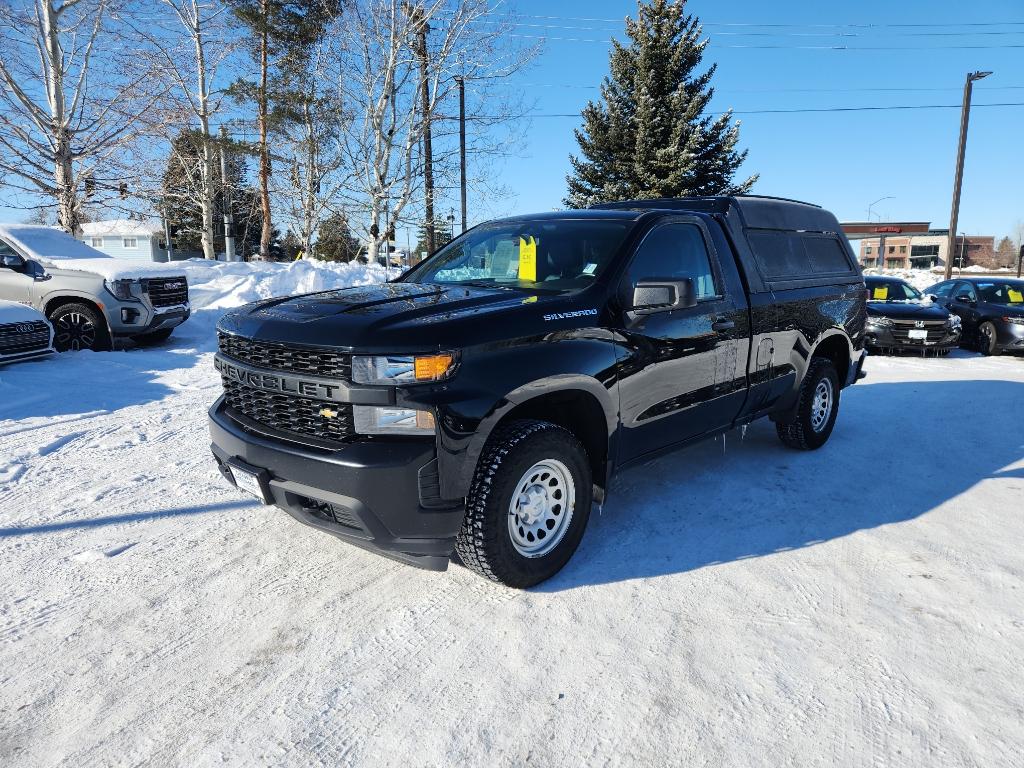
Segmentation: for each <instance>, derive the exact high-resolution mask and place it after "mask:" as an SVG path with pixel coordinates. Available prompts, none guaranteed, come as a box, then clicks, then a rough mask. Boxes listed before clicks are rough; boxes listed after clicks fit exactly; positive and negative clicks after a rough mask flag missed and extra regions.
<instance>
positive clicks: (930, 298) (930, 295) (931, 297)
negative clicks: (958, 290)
mask: <svg viewBox="0 0 1024 768" xmlns="http://www.w3.org/2000/svg"><path fill="white" fill-rule="evenodd" d="M924 297H925V298H926V299H928V301H938V300H939V297H938V296H936V295H935V294H934V293H926V294H925V295H924Z"/></svg>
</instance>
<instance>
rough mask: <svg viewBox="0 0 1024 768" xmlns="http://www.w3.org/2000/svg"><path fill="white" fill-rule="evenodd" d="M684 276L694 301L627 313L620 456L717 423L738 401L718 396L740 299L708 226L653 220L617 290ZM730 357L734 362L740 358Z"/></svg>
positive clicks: (678, 439)
mask: <svg viewBox="0 0 1024 768" xmlns="http://www.w3.org/2000/svg"><path fill="white" fill-rule="evenodd" d="M687 278H688V279H690V280H692V281H693V285H694V289H695V293H696V299H697V304H696V306H692V307H686V308H681V309H671V310H668V311H663V312H658V313H656V314H648V315H642V316H639V317H630V314H629V313H628V312H624V313H623V321H622V326H621V333H622V336H623V338H624V343H623V345H622V347H621V348H620V353H619V354H620V359H619V361H618V371H619V407H620V412H621V420H622V433H621V437H622V440H621V443H620V446H621V447H620V460H621V461H623V462H627V461H630V460H631V459H635V458H637V457H638V456H641V455H643V454H645V453H648V452H650V451H656V450H659V449H662V448H666V447H668V446H670V445H673V444H675V443H680V442H683V441H686V440H689V439H691V438H694V437H697V436H699V435H702V434H704V433H705V432H709V431H711V430H714V429H717V428H720V427H721V426H723V424H725V423H728V421H729V420H731V419H732V418H734V417H735V415H736V414H735V410H736V408H737V406H735V404H734V402H733V401H732V400H730V399H729V398H724V399H722V400H719V394H720V393H719V391H718V388H717V387H718V384H719V381H718V379H719V378H720V376H719V369H720V368H722V366H723V359H722V358H728V355H723V352H724V351H729V350H727V349H726V348H727V347H729V345H730V337H731V335H732V334H733V329H734V327H735V322H734V320H733V313H734V311H735V309H736V307H735V306H734V303H733V302H732V301H731V300H730V299H729V297H728V296H727V291H726V287H725V285H724V279H723V276H722V271H721V269H720V267H719V265H718V263H717V260H716V255H715V252H714V248H713V246H712V244H711V240H710V238H709V237H708V236H707V233H706V231H705V230H704V228H703V227H702V226H700V224H699V223H698V222H696V221H690V220H685V219H673V220H670V221H668V222H666V223H662V224H659V225H657V226H655V227H654V229H652V230H651V231H650V232H648V233H647V235H646V236H645V237H644V239H643V241H642V242H641V243H640V245H639V246H638V248H637V250H636V253H635V254H634V256H633V259H632V261H631V262H630V264H629V266H628V268H627V270H626V273H625V274H624V275H623V277H622V282H621V284H620V288H619V291H620V295H629V294H630V293H631V292H632V289H633V288H634V287H635V286H636V284H637V283H638V282H640V281H647V280H652V279H656V280H670V279H674V280H682V279H687ZM730 360H731V363H732V367H733V368H735V359H734V358H730ZM724 378H726V379H731V378H732V375H731V374H730V375H727V376H725V377H724ZM716 401H717V402H716ZM725 401H728V403H726V402H725ZM726 406H728V407H726ZM727 411H728V412H727Z"/></svg>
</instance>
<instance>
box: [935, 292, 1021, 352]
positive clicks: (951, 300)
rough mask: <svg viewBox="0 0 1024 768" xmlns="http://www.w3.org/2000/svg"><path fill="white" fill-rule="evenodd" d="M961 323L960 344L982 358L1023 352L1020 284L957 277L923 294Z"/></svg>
mask: <svg viewBox="0 0 1024 768" xmlns="http://www.w3.org/2000/svg"><path fill="white" fill-rule="evenodd" d="M925 294H926V295H928V296H931V297H933V298H934V299H935V301H936V302H938V303H939V304H941V305H942V306H944V307H948V308H949V311H950V312H953V313H955V314H956V315H958V316H959V317H960V319H961V320H962V321H963V342H964V344H965V345H970V346H973V347H974V348H975V349H977V350H978V351H979V352H983V353H984V354H986V355H998V354H999V353H1000V352H1024V280H1012V279H1004V278H992V277H959V278H957V279H955V280H945V281H943V282H941V283H936V284H935V285H933V286H932V287H931V288H928V289H927V290H925Z"/></svg>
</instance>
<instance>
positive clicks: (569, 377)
mask: <svg viewBox="0 0 1024 768" xmlns="http://www.w3.org/2000/svg"><path fill="white" fill-rule="evenodd" d="M571 392H582V393H586V394H587V395H590V396H592V397H593V398H594V400H596V402H597V404H598V405H599V406H600V408H601V410H602V412H603V414H604V424H603V427H604V431H605V435H606V438H605V439H606V440H608V441H609V443H610V441H611V440H612V437H613V436H614V435H615V433H616V429H617V426H618V419H619V407H618V385H617V384H613V385H612V387H611V388H610V389H609V388H608V387H606V386H605V385H603V384H602V383H601V382H600V381H598V380H597V379H595V378H594V377H592V376H586V375H582V374H556V375H552V376H545V377H543V378H539V379H534V380H533V381H530V382H527V383H525V384H522V385H520V386H518V387H516V388H515V389H513V390H512V391H511V392H509V393H508V394H507V395H505V396H504V397H503V398H501V399H500V400H499V401H498V402H497V403H495V405H494V407H493V408H492V409H491V410H490V412H489V413H488V414H487V415H486V416H484V417H483V418H482V419H481V420H480V422H479V424H478V425H477V427H476V430H475V431H474V433H473V435H472V437H471V438H470V440H469V442H468V443H467V444H466V445H465V447H464V449H463V450H461V451H459V452H458V453H454V452H449V451H446V450H445V449H444V447H443V446H442V447H439V450H438V455H439V459H440V461H441V464H442V466H443V467H444V471H442V472H441V481H442V487H441V493H442V495H443V496H444V497H445V498H449V499H450V498H461V497H463V496H466V495H467V494H468V493H469V487H470V484H471V483H472V481H473V473H474V472H475V470H476V465H477V462H478V461H479V459H480V454H481V453H483V450H484V446H485V445H486V444H487V441H488V439H490V436H491V433H492V432H493V431H494V429H495V428H496V427H497V426H498V424H500V423H501V421H502V420H503V419H504V418H505V417H506V416H508V415H509V414H510V413H511V412H512V411H514V410H515V409H516V408H519V407H520V406H523V405H525V404H527V403H529V402H530V401H531V400H536V399H537V398H541V397H544V396H547V395H551V394H565V393H571ZM440 442H442V443H443V442H444V441H443V440H442V441H440ZM611 449H612V446H611V445H610V444H609V445H608V453H607V457H608V463H609V466H610V464H611V460H612V458H613V453H612V450H611ZM446 480H447V482H446ZM594 481H595V483H598V484H600V485H601V486H602V487H604V485H605V483H606V481H607V478H594Z"/></svg>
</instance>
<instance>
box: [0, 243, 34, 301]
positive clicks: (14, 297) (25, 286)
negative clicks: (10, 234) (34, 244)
mask: <svg viewBox="0 0 1024 768" xmlns="http://www.w3.org/2000/svg"><path fill="white" fill-rule="evenodd" d="M33 283H35V279H34V278H33V277H32V275H30V274H29V270H28V262H26V261H25V259H24V257H23V256H22V255H21V254H20V253H18V252H17V251H16V250H14V248H13V247H12V246H11V245H9V244H8V243H6V242H4V241H3V240H0V299H6V300H7V301H17V302H20V303H21V304H30V303H31V302H32V285H33Z"/></svg>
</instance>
